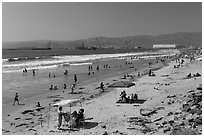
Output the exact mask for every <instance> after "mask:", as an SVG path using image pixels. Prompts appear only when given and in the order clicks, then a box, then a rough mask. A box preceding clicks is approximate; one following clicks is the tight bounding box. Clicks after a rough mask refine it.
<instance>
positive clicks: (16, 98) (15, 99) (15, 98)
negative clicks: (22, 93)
mask: <svg viewBox="0 0 204 137" xmlns="http://www.w3.org/2000/svg"><path fill="white" fill-rule="evenodd" d="M16 101H17V102H18V105H19V99H18V93H16V95H15V97H14V102H13V106H14V104H15V103H16Z"/></svg>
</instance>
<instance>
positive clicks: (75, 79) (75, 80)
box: [74, 74, 77, 83]
mask: <svg viewBox="0 0 204 137" xmlns="http://www.w3.org/2000/svg"><path fill="white" fill-rule="evenodd" d="M74 82H75V83H77V75H76V74H74Z"/></svg>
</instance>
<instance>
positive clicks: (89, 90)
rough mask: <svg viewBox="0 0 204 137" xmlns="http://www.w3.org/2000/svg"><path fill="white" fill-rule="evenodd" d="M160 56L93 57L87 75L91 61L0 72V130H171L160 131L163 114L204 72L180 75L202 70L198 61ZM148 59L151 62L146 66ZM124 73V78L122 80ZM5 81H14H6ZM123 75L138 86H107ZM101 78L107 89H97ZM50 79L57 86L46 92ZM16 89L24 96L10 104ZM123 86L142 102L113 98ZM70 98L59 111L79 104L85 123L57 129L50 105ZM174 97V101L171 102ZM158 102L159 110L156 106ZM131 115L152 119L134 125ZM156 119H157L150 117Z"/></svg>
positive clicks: (94, 132)
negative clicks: (143, 113) (0, 85)
mask: <svg viewBox="0 0 204 137" xmlns="http://www.w3.org/2000/svg"><path fill="white" fill-rule="evenodd" d="M128 59H130V58H128ZM164 59H165V60H166V61H165V62H161V61H157V60H156V59H150V58H148V59H139V60H134V59H130V60H131V63H130V64H128V63H127V58H126V59H115V58H114V59H99V60H94V61H92V65H93V68H94V74H91V75H88V72H89V71H88V65H90V64H87V65H79V66H77V65H75V66H72V67H70V66H69V67H67V68H66V67H63V68H61V67H58V68H57V69H45V70H38V71H36V75H35V77H33V76H32V72H31V71H29V72H28V73H27V74H23V73H22V72H15V73H6V74H3V76H2V77H3V97H4V98H3V106H2V110H3V111H2V113H3V116H2V123H3V127H2V128H3V131H2V132H3V134H38V135H48V134H56V135H60V134H70V135H75V134H78V135H88V134H90V135H102V134H108V135H109V134H111V135H122V134H123V135H135V134H155V135H158V134H170V133H171V132H170V131H171V130H169V131H167V132H164V126H163V127H162V128H159V126H161V125H162V124H161V123H162V122H164V121H168V120H167V119H168V118H169V116H167V115H168V114H169V113H170V112H172V113H173V112H175V111H176V110H178V109H179V108H180V107H181V106H182V103H183V101H184V100H185V97H184V96H185V95H187V94H188V91H190V90H196V88H197V87H198V85H199V84H201V83H202V77H196V78H190V79H184V78H185V77H186V76H187V75H188V74H189V73H192V74H195V73H199V74H202V62H201V61H196V60H195V61H189V59H188V58H186V59H184V60H185V61H184V64H183V66H182V67H179V68H174V65H175V60H173V58H171V59H169V58H164ZM149 62H151V63H152V64H151V65H150V64H149ZM104 64H108V66H110V68H109V67H108V68H104ZM76 66H77V67H76ZM96 66H100V70H99V71H98V72H97V71H96V70H95V68H96ZM66 69H68V71H69V72H68V77H66V76H64V75H63V72H64V70H66ZM150 69H152V70H153V71H154V74H155V76H154V77H150V76H148V72H149V70H150ZM48 72H50V73H51V74H52V76H51V78H49V77H48ZM138 72H140V74H141V76H140V77H138V76H137V75H138ZM75 73H77V76H78V81H77V86H76V89H75V91H74V92H75V94H70V92H71V90H70V86H71V85H72V83H74V79H73V76H74V74H75ZM4 75H6V77H5V76H4ZM53 75H56V77H53ZM124 75H126V76H127V78H125V79H124V78H123V77H124ZM128 76H130V77H128ZM7 80H8V81H10V80H13V81H15V82H11V83H9V82H8V81H7ZM121 80H125V81H131V82H133V83H135V85H136V86H132V87H129V88H108V86H109V85H110V84H113V83H114V82H116V81H121ZM101 81H103V83H104V85H105V91H104V92H102V93H101V92H100V89H99V86H100V82H101ZM64 83H66V84H67V87H68V88H67V89H63V88H62V87H63V84H64ZM187 83H188V84H187ZM9 84H15V85H9ZM51 84H54V85H58V87H59V89H58V90H52V91H50V90H49V86H50V85H51ZM4 85H6V86H4ZM10 87H13V91H12V92H6V91H8V90H11V89H10ZM18 88H19V90H18V93H19V95H20V99H22V100H20V105H17V104H16V105H15V106H13V105H12V103H13V96H14V93H15V92H16V89H18ZM123 90H125V91H126V92H127V94H128V95H130V94H131V93H137V94H138V97H139V99H143V100H145V102H144V103H141V104H140V103H136V104H134V103H133V104H121V103H116V102H117V101H118V100H119V97H120V93H121V91H123ZM178 91H179V92H178ZM174 95H175V96H176V97H175V96H174ZM168 96H169V97H168ZM171 96H173V97H171ZM167 97H168V98H167ZM68 99H70V100H74V99H75V100H76V101H75V102H73V103H72V104H71V106H70V105H68V104H67V105H64V106H63V110H64V111H71V112H73V111H74V110H76V111H78V109H79V108H80V107H83V108H84V110H85V123H84V125H83V126H80V127H79V128H73V129H70V128H68V127H67V126H66V122H63V126H62V129H61V130H58V129H57V122H58V120H57V110H58V107H56V106H54V105H53V104H54V103H57V102H60V101H62V100H68ZM173 101H174V103H172V102H173ZM37 102H40V104H41V106H42V107H40V108H38V107H36V104H37ZM162 102H163V103H162ZM169 102H170V103H169ZM49 104H50V105H49ZM158 107H160V109H157V108H158ZM145 109H147V110H148V111H149V110H153V109H157V113H156V114H153V115H151V116H141V110H145ZM172 115H173V114H172ZM130 119H131V120H133V119H137V120H138V119H140V121H145V120H146V121H151V122H149V123H148V122H146V123H147V124H144V123H143V124H141V125H142V126H141V125H138V124H134V123H135V122H134V121H133V122H131V120H130ZM155 120H156V122H153V121H155ZM169 127H171V126H169ZM167 128H168V126H167ZM199 132H200V131H199Z"/></svg>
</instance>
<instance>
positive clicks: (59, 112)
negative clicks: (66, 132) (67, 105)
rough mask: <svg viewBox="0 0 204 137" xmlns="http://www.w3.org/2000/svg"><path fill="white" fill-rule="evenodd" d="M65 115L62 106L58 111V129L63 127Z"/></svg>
mask: <svg viewBox="0 0 204 137" xmlns="http://www.w3.org/2000/svg"><path fill="white" fill-rule="evenodd" d="M63 115H64V113H63V111H62V106H60V107H59V110H58V125H57V128H58V129H60V127H61V125H62V116H63Z"/></svg>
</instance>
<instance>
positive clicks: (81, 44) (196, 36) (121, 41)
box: [2, 32, 202, 50]
mask: <svg viewBox="0 0 204 137" xmlns="http://www.w3.org/2000/svg"><path fill="white" fill-rule="evenodd" d="M153 44H176V45H177V46H182V47H189V46H196V47H202V32H191V33H187V32H179V33H173V34H163V35H157V36H150V35H138V36H128V37H114V38H110V37H109V38H108V37H96V38H89V39H84V40H75V41H54V40H52V41H51V40H36V41H22V42H3V43H2V48H3V49H31V50H51V49H94V50H95V49H98V48H100V49H104V48H105V49H107V48H113V49H123V48H125V49H132V48H136V47H139V48H152V45H153Z"/></svg>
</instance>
